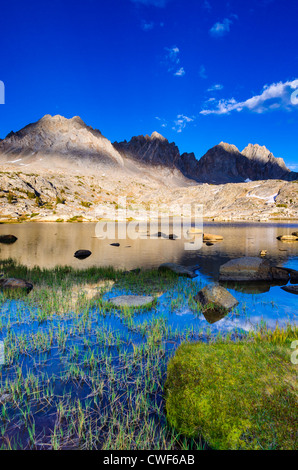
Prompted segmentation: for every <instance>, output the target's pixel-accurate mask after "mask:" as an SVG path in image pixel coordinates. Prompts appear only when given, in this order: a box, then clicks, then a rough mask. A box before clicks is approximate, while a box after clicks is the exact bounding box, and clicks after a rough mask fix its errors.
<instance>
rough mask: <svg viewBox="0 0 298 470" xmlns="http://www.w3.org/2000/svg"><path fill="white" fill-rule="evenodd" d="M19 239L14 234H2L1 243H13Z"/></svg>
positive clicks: (0, 236)
mask: <svg viewBox="0 0 298 470" xmlns="http://www.w3.org/2000/svg"><path fill="white" fill-rule="evenodd" d="M16 241H17V237H15V236H14V235H0V243H6V244H7V245H11V244H12V243H15V242H16Z"/></svg>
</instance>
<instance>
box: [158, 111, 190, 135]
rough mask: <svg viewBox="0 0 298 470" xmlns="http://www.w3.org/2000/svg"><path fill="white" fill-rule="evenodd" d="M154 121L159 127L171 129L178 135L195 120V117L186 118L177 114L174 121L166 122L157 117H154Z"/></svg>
mask: <svg viewBox="0 0 298 470" xmlns="http://www.w3.org/2000/svg"><path fill="white" fill-rule="evenodd" d="M155 119H156V120H157V121H159V123H160V125H161V127H163V128H165V127H169V128H172V130H173V131H175V132H177V133H178V134H180V133H181V132H182V131H183V129H185V128H186V126H187V125H188V124H191V123H192V122H194V120H195V116H191V117H190V116H186V115H185V114H178V115H177V116H176V118H175V119H174V120H169V121H167V120H166V119H163V118H161V117H159V116H156V117H155Z"/></svg>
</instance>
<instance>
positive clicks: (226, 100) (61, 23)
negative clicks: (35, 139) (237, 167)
mask: <svg viewBox="0 0 298 470" xmlns="http://www.w3.org/2000/svg"><path fill="white" fill-rule="evenodd" d="M297 13H298V2H294V1H293V0H291V1H279V0H250V1H247V0H242V1H241V2H240V1H239V0H237V1H236V0H229V1H224V0H220V1H219V0H105V1H103V0H84V2H83V1H76V0H71V1H70V0H63V1H60V0H59V1H58V0H50V1H49V0H43V1H42V2H40V1H35V0H31V1H30V2H24V1H14V2H11V1H2V2H1V14H0V44H1V61H0V80H1V81H3V83H4V84H5V104H0V137H1V138H4V137H5V136H6V135H7V133H8V132H10V131H11V130H14V131H16V130H18V129H20V128H21V127H23V126H25V125H26V124H28V123H30V122H33V121H36V120H38V119H39V118H41V117H42V116H43V115H45V114H52V115H54V114H61V115H64V116H66V117H72V116H75V115H79V116H80V117H81V118H82V119H83V120H84V121H85V122H86V123H87V124H89V125H91V126H92V127H95V128H98V129H100V130H101V132H102V133H103V134H104V135H105V136H106V137H107V138H108V139H110V140H111V141H115V140H119V141H120V140H124V139H127V140H128V139H130V138H131V137H132V136H133V135H139V134H146V133H148V134H151V133H152V132H153V131H154V130H156V131H158V132H160V133H161V134H163V135H164V136H165V137H167V138H168V139H169V140H170V141H175V142H176V143H177V145H178V146H179V149H180V151H181V153H182V152H191V151H193V152H194V153H195V155H196V157H197V158H200V157H201V156H202V155H203V154H204V153H205V152H206V151H207V150H208V149H209V148H210V147H212V146H213V145H216V144H217V143H219V142H220V141H225V142H229V143H233V144H235V145H236V146H237V147H238V148H239V149H240V150H242V149H243V148H244V147H245V146H246V145H247V144H248V143H259V144H260V145H266V147H268V148H269V149H270V150H271V152H272V153H273V154H274V155H275V156H276V157H282V158H284V159H285V161H286V163H287V164H288V165H289V166H290V167H291V168H292V169H294V168H296V169H297V170H298V141H297V127H298V94H297V90H298V46H297V44H298V40H297V39H298V38H297V36H298V34H297ZM0 103H1V99H0Z"/></svg>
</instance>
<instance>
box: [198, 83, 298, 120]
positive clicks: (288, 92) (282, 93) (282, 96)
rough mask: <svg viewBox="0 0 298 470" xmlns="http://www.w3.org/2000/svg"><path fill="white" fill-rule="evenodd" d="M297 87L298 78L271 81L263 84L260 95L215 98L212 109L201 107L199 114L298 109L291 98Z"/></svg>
mask: <svg viewBox="0 0 298 470" xmlns="http://www.w3.org/2000/svg"><path fill="white" fill-rule="evenodd" d="M297 88H298V79H296V80H293V81H287V82H284V83H283V82H278V83H272V84H271V85H265V86H264V87H263V90H262V93H261V94H260V95H256V96H253V97H252V98H249V99H247V100H245V101H236V100H235V99H234V98H231V99H226V100H219V101H216V100H215V103H214V102H213V103H214V104H215V106H213V107H212V109H210V108H207V109H203V110H202V111H201V112H200V114H203V115H208V114H230V113H231V112H233V111H238V112H241V111H243V110H248V111H251V112H254V113H259V114H261V113H264V112H266V111H272V110H275V109H285V110H291V109H294V108H296V109H298V106H297V103H296V104H295V100H293V93H295V90H296V89H297Z"/></svg>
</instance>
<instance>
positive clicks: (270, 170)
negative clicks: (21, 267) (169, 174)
mask: <svg viewBox="0 0 298 470" xmlns="http://www.w3.org/2000/svg"><path fill="white" fill-rule="evenodd" d="M0 164H14V165H20V166H27V165H28V166H29V165H34V168H35V169H37V168H38V167H39V166H41V167H43V168H47V167H49V168H54V167H55V165H59V166H60V167H61V166H62V167H63V166H64V165H65V166H67V167H68V168H69V166H70V165H72V164H76V165H79V166H80V167H81V168H82V171H83V169H84V168H89V169H94V171H97V170H99V171H101V170H105V169H106V168H117V167H118V168H121V169H122V170H123V171H126V170H127V171H129V172H130V174H131V173H133V172H134V171H136V172H137V171H139V170H140V168H144V167H146V169H147V171H148V170H149V171H150V167H152V168H154V167H156V166H159V167H163V168H166V169H168V170H172V171H176V172H178V173H179V174H182V175H184V177H186V178H189V179H191V180H194V181H197V182H200V183H212V184H224V183H239V182H245V181H255V180H267V179H281V180H285V181H293V180H296V179H298V173H295V172H291V171H290V170H289V169H288V168H287V167H286V165H285V163H284V161H283V159H282V158H275V157H274V156H273V155H272V153H271V152H270V151H269V150H268V149H266V147H261V146H259V145H257V144H256V145H252V144H249V145H248V146H247V147H246V148H245V149H244V150H243V151H242V152H240V151H239V150H238V149H237V147H235V146H234V145H229V144H227V143H224V142H221V143H220V144H218V145H216V146H215V147H213V148H211V149H210V150H208V152H207V153H206V154H205V155H204V156H203V157H202V158H201V159H199V160H198V159H197V158H196V157H195V155H194V153H184V154H182V155H180V152H179V149H178V147H177V146H176V145H175V143H169V142H168V140H167V139H166V138H165V137H163V136H162V135H160V134H158V133H157V132H153V134H152V135H151V136H148V135H145V136H143V135H142V136H137V137H132V139H131V140H130V141H129V142H127V141H124V142H119V143H118V142H115V143H114V144H112V143H111V142H110V141H109V140H108V139H106V138H105V137H104V136H103V135H102V134H101V132H100V131H99V130H96V129H93V128H92V127H89V126H87V125H86V124H85V123H84V122H83V121H82V120H81V119H80V118H79V117H77V116H76V117H73V118H72V119H66V118H64V117H63V116H50V115H46V116H44V117H43V118H42V119H40V120H39V121H37V122H36V123H33V124H29V125H28V126H26V127H24V128H23V129H21V130H20V131H18V132H16V133H15V132H10V133H9V134H8V135H7V137H6V138H5V139H3V140H1V139H0Z"/></svg>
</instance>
